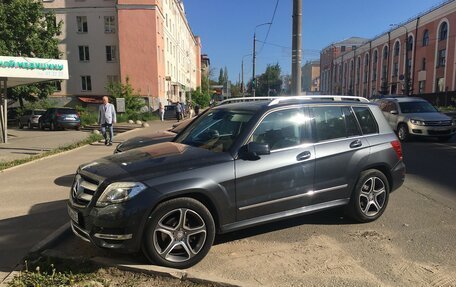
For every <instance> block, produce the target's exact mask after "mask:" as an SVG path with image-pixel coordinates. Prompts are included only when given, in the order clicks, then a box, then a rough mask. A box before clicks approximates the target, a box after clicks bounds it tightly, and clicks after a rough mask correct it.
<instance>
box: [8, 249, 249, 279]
mask: <svg viewBox="0 0 456 287" xmlns="http://www.w3.org/2000/svg"><path fill="white" fill-rule="evenodd" d="M41 254H42V255H43V256H46V257H51V258H61V259H66V260H79V261H81V260H84V259H86V258H83V257H71V256H66V255H65V254H64V253H62V252H60V251H57V250H52V249H47V250H44V251H43V252H42V253H41ZM88 261H90V262H92V263H93V264H95V265H98V266H101V267H115V268H118V269H119V270H123V271H129V272H135V273H143V274H148V275H154V276H162V277H168V278H175V279H179V280H187V281H191V282H194V283H206V284H214V285H215V286H223V287H242V286H248V285H245V284H243V283H242V282H235V281H230V280H225V279H220V278H216V277H211V276H202V275H201V274H197V273H193V272H191V271H189V270H180V269H174V268H168V267H162V266H157V265H152V264H150V265H138V264H135V263H131V264H125V263H119V262H116V261H115V260H112V259H110V258H106V257H94V258H90V259H88ZM8 277H9V276H8ZM0 287H1V286H0Z"/></svg>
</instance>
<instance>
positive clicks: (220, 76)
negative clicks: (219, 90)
mask: <svg viewBox="0 0 456 287" xmlns="http://www.w3.org/2000/svg"><path fill="white" fill-rule="evenodd" d="M223 81H224V77H223V69H222V68H220V73H219V77H218V84H219V85H223Z"/></svg>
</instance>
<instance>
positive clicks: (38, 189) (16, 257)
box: [0, 121, 174, 282]
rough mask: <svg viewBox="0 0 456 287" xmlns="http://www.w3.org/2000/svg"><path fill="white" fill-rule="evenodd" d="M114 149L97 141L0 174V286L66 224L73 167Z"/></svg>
mask: <svg viewBox="0 0 456 287" xmlns="http://www.w3.org/2000/svg"><path fill="white" fill-rule="evenodd" d="M173 123H174V121H165V122H158V121H156V122H151V123H150V127H149V128H144V129H138V130H134V131H131V132H128V133H124V134H120V135H119V136H117V137H115V139H114V141H115V142H117V143H119V142H121V141H123V140H125V139H128V138H131V137H135V136H140V135H144V134H149V133H154V132H157V131H160V130H164V129H168V128H170V127H171V125H172V124H173ZM63 133H65V132H63ZM62 135H63V134H62ZM114 148H115V145H113V146H112V147H106V146H105V145H103V144H99V143H96V144H93V145H89V146H85V147H82V148H79V149H76V150H73V151H70V152H67V153H64V154H60V155H57V156H52V157H49V158H45V159H42V160H38V161H35V162H32V163H29V164H25V165H23V166H20V167H17V168H13V169H10V170H5V171H3V172H0V198H1V199H0V282H1V281H2V280H3V279H4V277H6V275H7V274H8V273H9V272H10V271H12V270H13V268H14V266H16V264H17V263H19V261H20V260H21V258H23V256H25V255H26V254H27V252H28V251H29V250H30V249H31V247H33V245H35V244H36V243H38V242H40V241H41V240H43V239H44V238H45V237H46V236H47V235H49V234H50V233H52V232H53V231H54V230H56V229H57V228H58V227H60V226H61V225H62V224H64V223H66V222H67V221H68V215H67V213H66V200H67V198H68V193H69V190H70V186H71V183H72V178H73V175H74V172H75V171H76V169H77V167H78V166H79V165H80V164H83V163H87V162H90V161H93V160H95V159H97V158H100V157H103V156H106V155H109V154H112V152H113V151H114Z"/></svg>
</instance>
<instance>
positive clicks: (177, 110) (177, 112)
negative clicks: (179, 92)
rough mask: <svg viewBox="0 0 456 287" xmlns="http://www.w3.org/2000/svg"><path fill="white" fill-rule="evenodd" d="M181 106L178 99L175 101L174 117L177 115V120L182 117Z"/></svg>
mask: <svg viewBox="0 0 456 287" xmlns="http://www.w3.org/2000/svg"><path fill="white" fill-rule="evenodd" d="M183 112H184V111H183V108H182V105H181V103H180V102H179V101H178V102H177V105H176V117H177V121H180V120H181V119H182V113H183Z"/></svg>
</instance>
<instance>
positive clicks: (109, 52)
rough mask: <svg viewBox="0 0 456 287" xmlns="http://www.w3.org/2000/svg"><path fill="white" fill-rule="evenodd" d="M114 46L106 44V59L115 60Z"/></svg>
mask: <svg viewBox="0 0 456 287" xmlns="http://www.w3.org/2000/svg"><path fill="white" fill-rule="evenodd" d="M116 50H117V49H116V46H106V61H108V62H115V61H116V59H117V55H116Z"/></svg>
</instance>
